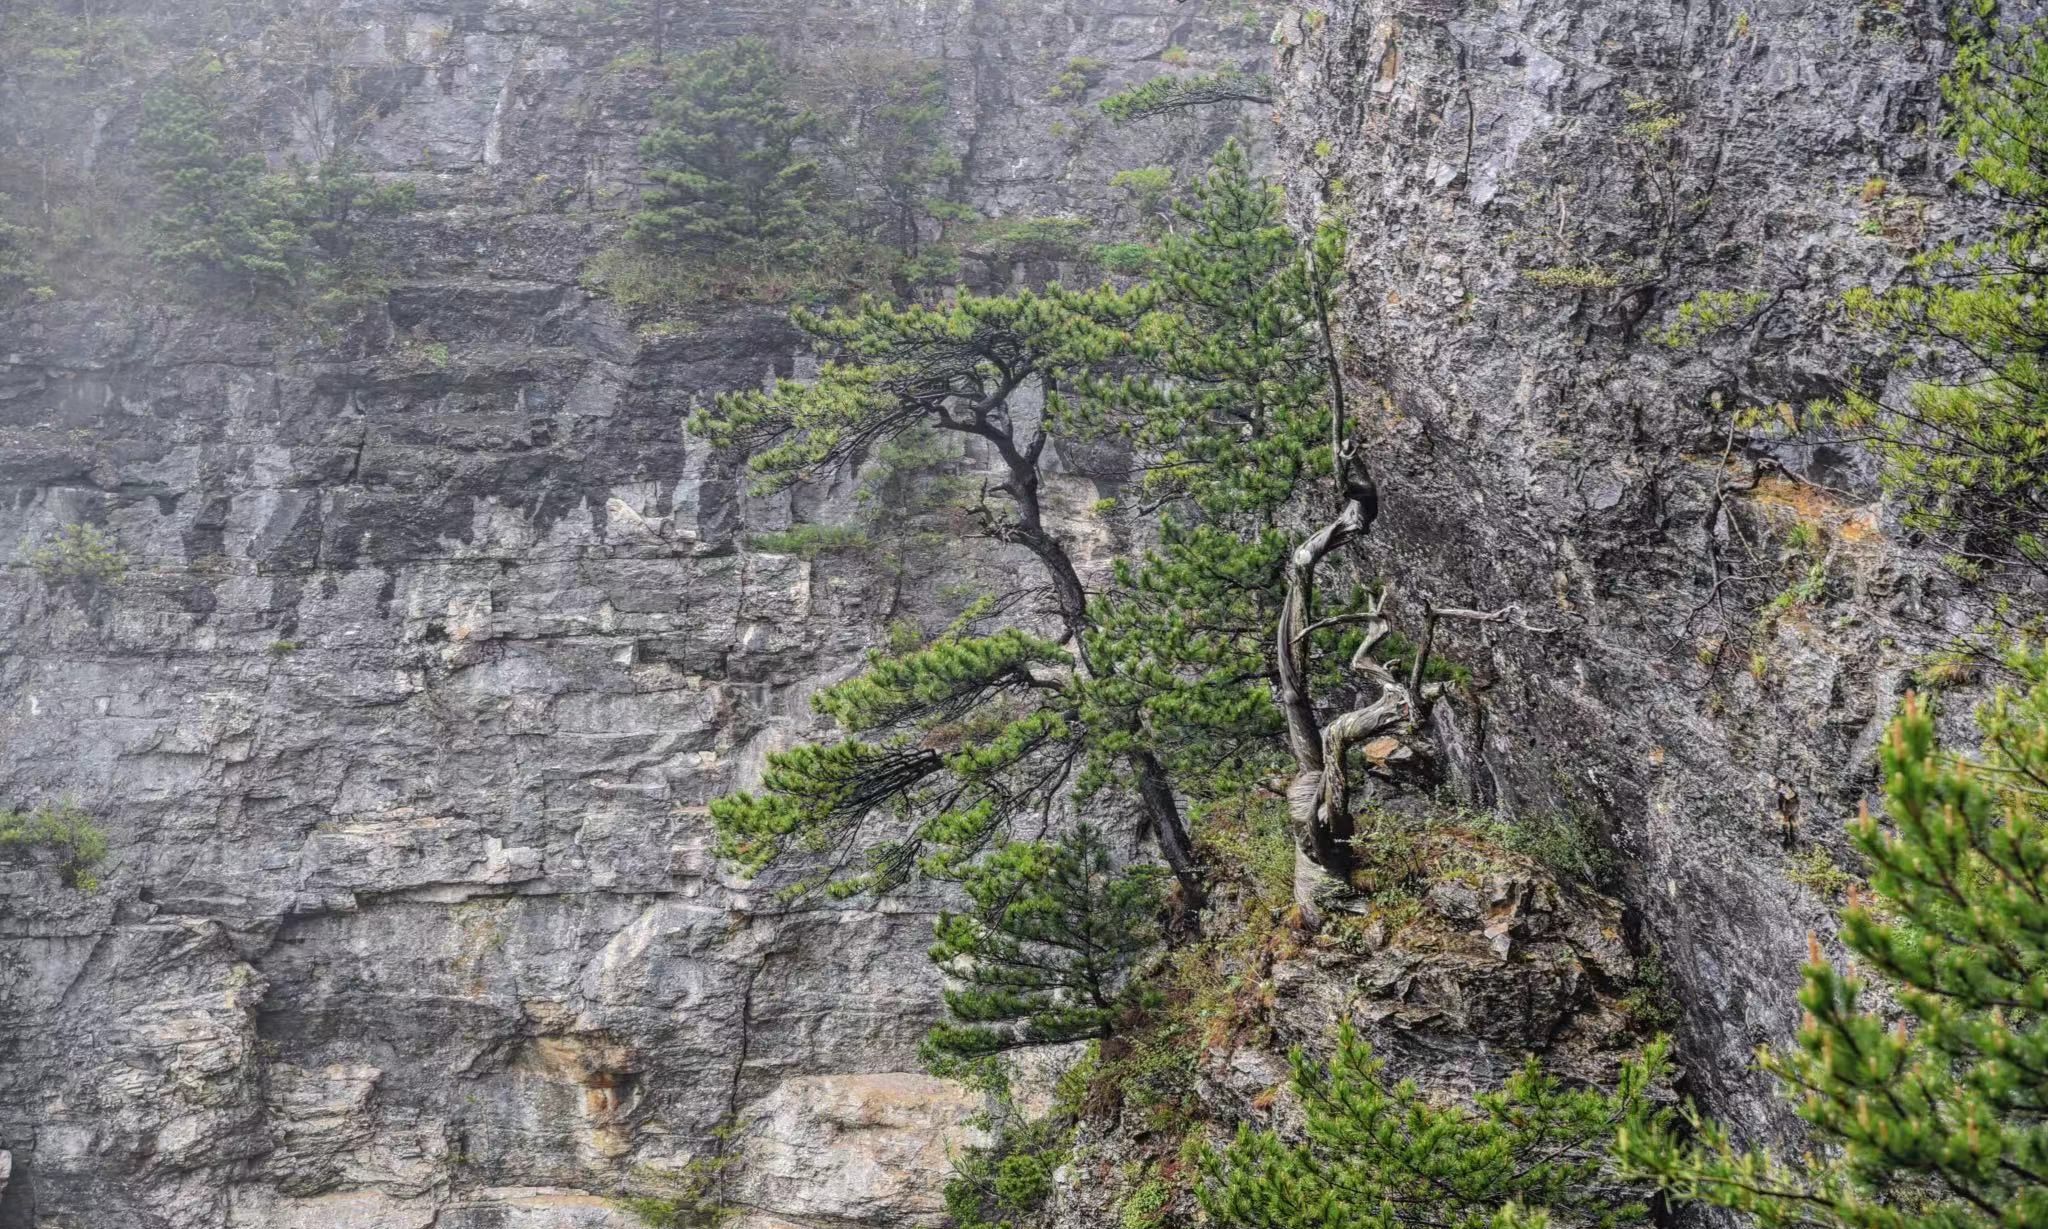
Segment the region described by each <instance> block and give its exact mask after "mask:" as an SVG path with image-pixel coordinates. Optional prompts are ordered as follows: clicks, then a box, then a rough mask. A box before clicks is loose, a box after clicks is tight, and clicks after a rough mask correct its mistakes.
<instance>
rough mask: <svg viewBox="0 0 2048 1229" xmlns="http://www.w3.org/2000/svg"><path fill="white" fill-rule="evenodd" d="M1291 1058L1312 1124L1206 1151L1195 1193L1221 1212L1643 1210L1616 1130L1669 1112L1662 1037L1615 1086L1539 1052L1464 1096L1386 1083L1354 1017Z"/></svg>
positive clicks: (1580, 1215)
mask: <svg viewBox="0 0 2048 1229" xmlns="http://www.w3.org/2000/svg"><path fill="white" fill-rule="evenodd" d="M1293 1064H1294V1073H1293V1079H1292V1087H1293V1090H1294V1093H1295V1095H1296V1096H1298V1097H1299V1098H1300V1099H1301V1102H1302V1106H1303V1108H1304V1110H1305V1111H1306V1113H1307V1119H1308V1122H1307V1130H1306V1133H1305V1137H1304V1138H1302V1139H1298V1140H1295V1139H1286V1138H1283V1137H1281V1136H1280V1135H1278V1134H1277V1133H1274V1132H1270V1131H1257V1130H1254V1129H1252V1127H1251V1126H1250V1125H1249V1124H1246V1125H1245V1126H1244V1127H1242V1128H1241V1129H1240V1131H1239V1134H1238V1137H1237V1139H1236V1141H1235V1142H1234V1143H1232V1144H1231V1145H1230V1147H1229V1148H1228V1149H1226V1150H1224V1151H1223V1152H1221V1153H1218V1154H1212V1155H1211V1156H1210V1157H1209V1159H1208V1161H1207V1163H1206V1169H1207V1171H1208V1175H1209V1181H1208V1184H1207V1185H1206V1186H1205V1187H1204V1188H1203V1189H1202V1192H1201V1197H1202V1204H1203V1207H1204V1208H1205V1209H1207V1211H1208V1213H1209V1215H1210V1217H1211V1218H1212V1219H1213V1220H1214V1221H1215V1222H1216V1223H1219V1224H1226V1225H1232V1226H1240V1227H1242V1229H1323V1227H1325V1226H1339V1225H1341V1226H1344V1227H1345V1229H1424V1227H1427V1229H1492V1226H1494V1225H1495V1224H1496V1223H1509V1222H1511V1221H1512V1219H1513V1218H1514V1217H1515V1215H1516V1213H1517V1212H1518V1211H1519V1212H1523V1213H1531V1214H1537V1215H1543V1214H1554V1215H1555V1216H1556V1217H1557V1218H1558V1219H1559V1220H1560V1221H1562V1222H1564V1223H1568V1224H1575V1225H1576V1224H1583V1225H1589V1226H1598V1227H1599V1229H1613V1227H1615V1226H1620V1225H1627V1224H1635V1223H1642V1222H1646V1221H1647V1219H1648V1209H1647V1207H1646V1206H1645V1203H1644V1200H1643V1196H1642V1191H1641V1190H1640V1189H1638V1188H1636V1187H1633V1186H1631V1185H1629V1184H1628V1183H1627V1182H1625V1181H1623V1180H1621V1179H1620V1178H1619V1177H1618V1175H1617V1174H1616V1173H1615V1167H1614V1165H1613V1162H1612V1161H1611V1159H1610V1158H1609V1156H1608V1143H1609V1141H1610V1140H1611V1139H1612V1138H1613V1137H1614V1134H1615V1131H1616V1129H1617V1128H1618V1127H1620V1126H1621V1124H1623V1123H1624V1122H1629V1121H1631V1120H1633V1121H1636V1122H1648V1123H1657V1122H1660V1121H1661V1119H1660V1117H1659V1116H1658V1113H1657V1111H1656V1110H1655V1109H1654V1107H1653V1104H1652V1102H1651V1099H1650V1091H1651V1087H1652V1084H1653V1082H1654V1081H1655V1080H1656V1079H1657V1078H1658V1077H1659V1076H1660V1075H1661V1074H1662V1073H1663V1070H1664V1047H1663V1045H1662V1044H1661V1043H1659V1044H1653V1045H1652V1046H1650V1047H1649V1049H1648V1050H1647V1051H1646V1052H1645V1053H1644V1054H1643V1055H1642V1056H1641V1057H1639V1058H1637V1059H1634V1060H1631V1061H1629V1062H1626V1063H1624V1064H1623V1066H1622V1069H1621V1072H1620V1077H1619V1079H1618V1080H1617V1082H1616V1086H1615V1089H1614V1091H1612V1092H1603V1091H1600V1090H1598V1089H1584V1088H1569V1087H1567V1086H1566V1085H1565V1084H1564V1083H1563V1082H1562V1081H1560V1080H1559V1079H1557V1078H1556V1077H1555V1076H1552V1075H1549V1074H1547V1073H1546V1072H1545V1071H1544V1070H1543V1069H1542V1067H1541V1066H1539V1065H1538V1064H1537V1062H1536V1060H1535V1059H1533V1058H1532V1059H1530V1060H1529V1063H1528V1064H1527V1065H1526V1066H1524V1067H1523V1068H1522V1070H1521V1071H1519V1072H1518V1073H1516V1074H1515V1075H1514V1076H1512V1077H1510V1078H1509V1080H1508V1081H1507V1083H1506V1084H1505V1085H1504V1086H1503V1087H1502V1088H1500V1089H1498V1090H1496V1091H1493V1092H1487V1093H1482V1094H1480V1095H1479V1096H1478V1097H1477V1098H1476V1102H1475V1104H1474V1105H1472V1106H1470V1107H1467V1106H1462V1105H1457V1104H1445V1103H1443V1102H1440V1101H1437V1100H1434V1099H1432V1098H1430V1097H1429V1096H1427V1095H1425V1094H1424V1093H1423V1092H1422V1091H1421V1090H1420V1089H1418V1088H1417V1087H1416V1086H1415V1085H1414V1084H1413V1083H1412V1082H1408V1081H1403V1082H1400V1083H1391V1082H1390V1081H1389V1080H1388V1079H1387V1077H1386V1074H1385V1063H1384V1062H1383V1061H1382V1060H1380V1059H1379V1058H1377V1057H1375V1056H1374V1054H1373V1052H1372V1047H1371V1046H1369V1045H1367V1044H1366V1043H1365V1042H1364V1041H1363V1040H1362V1039H1360V1038H1359V1036H1358V1034H1357V1032H1356V1030H1355V1029H1353V1028H1352V1026H1351V1025H1350V1024H1349V1023H1346V1024H1345V1026H1344V1028H1343V1030H1342V1032H1341V1033H1340V1034H1339V1036H1338V1039H1337V1049H1336V1053H1335V1054H1334V1055H1333V1056H1332V1057H1331V1059H1330V1061H1329V1062H1328V1063H1318V1062H1314V1061H1312V1060H1310V1059H1309V1058H1308V1057H1307V1056H1306V1055H1304V1054H1302V1053H1301V1052H1299V1051H1297V1052H1296V1053H1295V1054H1294V1057H1293ZM1504 1214H1505V1215H1506V1217H1507V1218H1508V1221H1505V1222H1504V1221H1502V1220H1501V1218H1502V1217H1503V1215H1504Z"/></svg>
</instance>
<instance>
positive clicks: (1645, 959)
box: [1621, 945, 1679, 1033]
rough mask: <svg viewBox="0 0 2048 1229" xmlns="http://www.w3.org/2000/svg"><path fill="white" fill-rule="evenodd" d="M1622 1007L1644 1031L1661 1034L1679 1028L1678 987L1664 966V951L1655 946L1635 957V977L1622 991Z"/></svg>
mask: <svg viewBox="0 0 2048 1229" xmlns="http://www.w3.org/2000/svg"><path fill="white" fill-rule="evenodd" d="M1621 1009H1622V1010H1623V1011H1624V1012H1626V1013H1628V1018H1629V1020H1630V1021H1631V1022H1633V1023H1634V1024H1635V1026H1636V1027H1637V1028H1639V1029H1641V1030H1643V1031H1644V1032H1649V1033H1663V1032H1668V1031H1670V1030H1671V1029H1674V1028H1676V1027H1678V1021H1679V1006H1678V993H1677V988H1676V987H1674V986H1673V985H1672V984H1671V974H1670V972H1669V971H1667V970H1666V969H1665V967H1664V953H1663V952H1662V951H1661V950H1660V949H1658V948H1657V947H1655V946H1654V945H1653V946H1652V947H1651V948H1650V950H1649V951H1646V952H1644V953H1643V954H1642V955H1641V956H1638V957H1636V976H1635V980H1634V981H1632V982H1630V983H1629V985H1628V988H1627V989H1626V990H1625V991H1623V992H1622V996H1621Z"/></svg>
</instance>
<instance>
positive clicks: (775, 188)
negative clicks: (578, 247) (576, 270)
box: [627, 38, 819, 268]
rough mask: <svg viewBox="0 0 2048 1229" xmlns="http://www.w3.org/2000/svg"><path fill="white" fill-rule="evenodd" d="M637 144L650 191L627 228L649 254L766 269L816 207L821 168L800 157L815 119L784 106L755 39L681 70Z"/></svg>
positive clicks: (778, 68) (777, 73) (781, 80)
mask: <svg viewBox="0 0 2048 1229" xmlns="http://www.w3.org/2000/svg"><path fill="white" fill-rule="evenodd" d="M671 81H672V85H671V87H670V89H669V91H668V92H667V93H664V94H663V95H662V96H661V97H659V98H657V99H656V100H655V104H654V110H655V116H656V119H657V120H658V121H659V124H660V126H659V127H658V128H656V129H655V131H654V133H653V134H652V135H650V136H649V137H648V138H647V139H646V140H645V141H643V142H641V145H640V156H641V158H642V159H643V160H644V161H645V162H646V163H647V165H648V167H649V171H648V177H649V178H650V179H652V180H653V181H654V189H653V191H652V192H650V193H649V194H648V196H647V199H646V202H645V205H646V207H645V208H644V209H642V210H641V211H640V212H638V213H636V214H634V215H633V218H632V221H631V222H630V223H629V225H628V228H627V233H628V235H629V236H630V237H631V238H632V240H633V241H634V242H635V243H637V244H638V245H640V246H641V247H643V248H646V249H648V250H651V251H656V252H662V253H668V254H680V253H692V254H696V255H700V256H703V257H706V258H707V259H710V260H712V261H715V262H719V263H724V264H731V265H744V266H749V267H753V268H766V267H770V266H773V265H776V264H778V263H781V262H786V261H788V260H789V259H791V258H792V257H793V255H794V254H795V253H796V250H797V248H798V246H799V245H800V244H801V242H802V240H803V238H804V232H805V227H806V221H807V219H808V217H809V215H810V213H811V212H812V210H813V209H814V208H815V207H816V206H817V203H818V196H819V178H818V164H817V162H816V161H815V160H813V159H811V158H808V157H805V156H803V155H802V154H801V153H799V152H798V146H799V143H800V142H802V141H804V140H805V139H806V138H808V137H810V136H811V135H812V134H813V132H814V131H815V129H816V126H817V117H816V116H814V115H813V114H812V113H811V112H809V111H807V110H804V109H803V108H801V107H799V106H798V105H797V104H796V103H795V102H794V101H793V100H792V98H791V96H790V90H789V84H788V81H787V79H786V77H785V75H784V72H783V69H782V65H781V63H780V62H779V61H778V60H777V58H776V56H775V52H774V51H773V50H772V49H771V48H770V47H769V46H768V44H767V43H766V42H763V41H762V40H760V39H758V38H743V39H740V40H738V41H737V42H734V43H732V44H731V45H729V46H726V47H717V48H713V49H711V50H709V51H703V52H699V53H698V54H696V55H694V56H691V57H690V58H689V59H687V60H685V61H683V62H682V63H680V64H678V65H677V66H676V67H675V69H674V71H673V73H672V74H671Z"/></svg>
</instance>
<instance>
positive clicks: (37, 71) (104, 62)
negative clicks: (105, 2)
mask: <svg viewBox="0 0 2048 1229" xmlns="http://www.w3.org/2000/svg"><path fill="white" fill-rule="evenodd" d="M97 8H98V6H96V5H90V4H88V5H85V6H83V7H82V9H80V10H78V11H67V10H66V9H62V8H58V7H57V6H55V5H52V4H35V3H23V4H20V5H11V6H9V9H8V11H7V12H6V13H4V14H0V52H4V54H5V56H6V60H7V64H8V67H9V69H10V70H11V71H13V72H18V73H21V74H23V75H24V76H27V77H30V78H35V77H46V78H56V79H60V80H65V81H78V80H87V81H91V80H98V79H101V78H104V77H108V76H112V75H115V74H119V73H123V72H126V71H128V70H129V69H130V68H132V67H133V66H134V65H135V63H136V62H137V61H138V60H139V59H140V58H141V56H142V54H143V53H144V52H145V51H147V50H148V48H149V39H148V37H147V36H146V35H144V34H143V32H142V29H141V27H139V26H138V25H136V23H135V21H134V20H133V19H132V18H129V17H126V16H123V15H120V14H114V13H101V12H97V11H96V9H97Z"/></svg>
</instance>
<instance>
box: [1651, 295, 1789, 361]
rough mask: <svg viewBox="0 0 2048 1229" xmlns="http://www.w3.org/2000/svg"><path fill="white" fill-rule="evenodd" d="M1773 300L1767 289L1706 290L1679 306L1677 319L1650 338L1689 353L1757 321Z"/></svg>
mask: <svg viewBox="0 0 2048 1229" xmlns="http://www.w3.org/2000/svg"><path fill="white" fill-rule="evenodd" d="M1770 301H1771V296H1770V292H1768V291H1764V290H1703V291H1701V292H1700V293H1698V294H1696V295H1694V296H1692V297H1691V298H1689V299H1687V300H1686V301H1685V302H1683V303H1680V304H1679V305H1678V318H1677V319H1675V320H1673V321H1672V322H1671V323H1670V324H1669V325H1667V326H1666V327H1664V328H1662V329H1659V330H1657V331H1656V332H1655V333H1653V334H1652V335H1651V336H1652V338H1653V339H1654V340H1656V341H1657V342H1658V343H1659V344H1661V345H1665V346H1669V347H1671V348H1672V349H1674V350H1687V349H1691V348H1693V347H1694V346H1698V345H1700V344H1702V343H1704V342H1705V341H1706V340H1707V339H1708V338H1710V337H1712V336H1713V335H1714V334H1716V333H1723V332H1726V331H1727V330H1729V329H1732V328H1737V327H1740V326H1741V325H1744V324H1747V323H1748V322H1749V321H1751V320H1753V319H1755V317H1756V314H1757V313H1758V312H1760V311H1762V310H1763V309H1764V307H1765V305H1766V304H1768V303H1769V302H1770Z"/></svg>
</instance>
